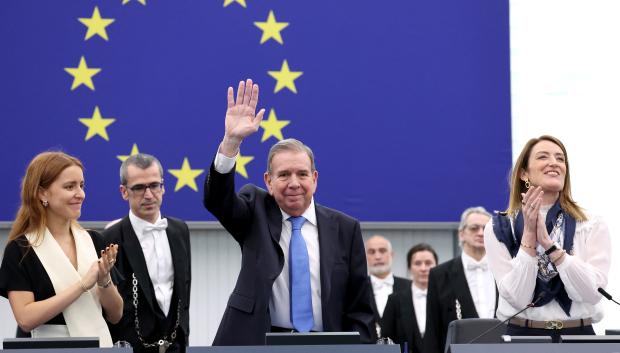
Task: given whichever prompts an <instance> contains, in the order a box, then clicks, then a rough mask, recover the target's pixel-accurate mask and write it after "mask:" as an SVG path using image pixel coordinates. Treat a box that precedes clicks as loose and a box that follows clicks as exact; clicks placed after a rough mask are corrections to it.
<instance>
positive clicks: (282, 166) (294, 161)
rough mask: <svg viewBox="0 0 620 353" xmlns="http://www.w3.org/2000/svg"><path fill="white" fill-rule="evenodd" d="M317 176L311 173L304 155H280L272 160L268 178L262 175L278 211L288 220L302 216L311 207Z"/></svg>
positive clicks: (281, 153)
mask: <svg viewBox="0 0 620 353" xmlns="http://www.w3.org/2000/svg"><path fill="white" fill-rule="evenodd" d="M318 177H319V173H318V172H317V171H316V170H315V171H312V170H311V163H310V157H308V154H306V153H305V152H297V151H282V152H279V153H277V154H276V155H274V156H273V159H272V160H271V174H270V173H265V176H264V178H265V185H266V186H267V189H268V190H269V194H271V195H272V196H273V197H274V198H275V199H276V202H277V203H278V206H280V208H281V209H282V210H283V211H284V212H286V213H288V214H289V215H291V216H301V215H302V214H303V213H304V211H305V210H306V209H307V208H308V207H309V206H310V203H311V201H312V195H314V192H315V191H316V184H317V179H318Z"/></svg>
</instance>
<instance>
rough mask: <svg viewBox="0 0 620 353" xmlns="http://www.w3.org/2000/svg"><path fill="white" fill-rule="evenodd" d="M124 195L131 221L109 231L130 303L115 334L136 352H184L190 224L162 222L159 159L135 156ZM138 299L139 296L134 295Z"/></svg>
mask: <svg viewBox="0 0 620 353" xmlns="http://www.w3.org/2000/svg"><path fill="white" fill-rule="evenodd" d="M120 177H121V185H120V192H121V196H122V197H123V199H124V200H126V201H127V202H129V208H130V210H129V215H128V216H126V217H125V218H123V219H122V220H120V222H118V223H116V224H114V225H113V226H111V227H110V228H108V229H106V230H104V232H103V234H104V236H105V239H106V242H109V243H116V244H119V251H118V255H117V262H116V267H117V268H118V270H119V271H120V272H121V274H122V275H123V277H124V281H123V282H122V283H120V284H119V285H118V289H119V292H120V293H121V295H122V296H123V299H124V301H125V307H124V311H123V318H122V319H121V321H120V322H119V323H118V324H117V325H112V326H111V327H110V331H111V333H112V338H113V340H114V341H115V342H116V341H127V342H129V343H130V344H131V346H132V347H133V348H134V352H185V347H186V346H187V345H188V337H189V297H190V285H191V252H190V241H189V229H188V228H187V224H185V222H183V221H181V220H179V219H176V218H172V217H162V216H161V212H160V208H161V204H162V200H163V196H164V193H165V188H164V180H163V169H162V166H161V163H160V162H159V161H158V160H157V158H155V157H153V156H151V155H148V154H142V153H140V154H136V155H133V156H130V157H129V158H127V159H126V160H125V161H124V162H123V164H122V165H121V170H120ZM134 293H136V294H135V295H134Z"/></svg>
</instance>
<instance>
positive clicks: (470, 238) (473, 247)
mask: <svg viewBox="0 0 620 353" xmlns="http://www.w3.org/2000/svg"><path fill="white" fill-rule="evenodd" d="M487 222H489V217H488V216H487V215H484V214H482V213H471V214H470V215H469V216H467V218H466V219H465V228H463V229H462V230H460V231H459V239H460V240H461V243H462V244H463V251H465V252H466V253H467V254H468V255H471V254H472V252H475V251H478V250H484V226H485V225H486V224H487Z"/></svg>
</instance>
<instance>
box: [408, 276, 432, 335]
mask: <svg viewBox="0 0 620 353" xmlns="http://www.w3.org/2000/svg"><path fill="white" fill-rule="evenodd" d="M427 292H428V290H427V289H420V288H418V287H416V285H415V284H414V283H412V284H411V294H412V296H413V309H414V310H415V319H416V321H417V322H418V330H420V335H421V336H424V332H426V294H427Z"/></svg>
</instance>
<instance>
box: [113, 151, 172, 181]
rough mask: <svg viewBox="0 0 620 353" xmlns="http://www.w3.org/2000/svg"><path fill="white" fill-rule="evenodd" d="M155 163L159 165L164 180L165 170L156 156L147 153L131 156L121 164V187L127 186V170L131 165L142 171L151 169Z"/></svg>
mask: <svg viewBox="0 0 620 353" xmlns="http://www.w3.org/2000/svg"><path fill="white" fill-rule="evenodd" d="M153 163H155V164H157V168H158V169H159V175H160V176H161V177H162V179H163V178H164V169H163V168H162V167H161V163H159V160H158V159H157V158H155V157H154V156H151V155H150V154H146V153H138V154H134V155H131V156H129V157H128V158H127V159H126V160H124V161H123V164H121V185H127V168H129V166H130V165H133V166H136V167H138V168H140V169H146V168H149V167H150V166H151V165H153Z"/></svg>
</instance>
